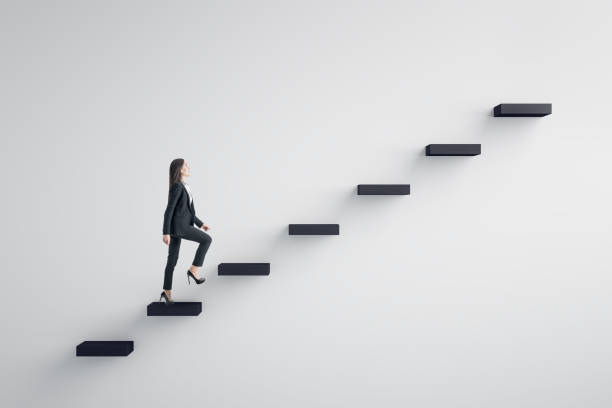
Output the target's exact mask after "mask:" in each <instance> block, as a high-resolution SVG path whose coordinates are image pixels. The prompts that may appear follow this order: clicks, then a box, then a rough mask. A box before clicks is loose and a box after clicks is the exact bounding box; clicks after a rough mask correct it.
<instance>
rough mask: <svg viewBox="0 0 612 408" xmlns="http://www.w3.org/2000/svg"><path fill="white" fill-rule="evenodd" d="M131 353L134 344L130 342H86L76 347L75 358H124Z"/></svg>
mask: <svg viewBox="0 0 612 408" xmlns="http://www.w3.org/2000/svg"><path fill="white" fill-rule="evenodd" d="M132 351H134V342H133V341H132V340H124V341H92V340H87V341H84V342H82V343H81V344H79V345H78V346H76V355H77V357H125V356H127V355H128V354H130V353H131V352H132Z"/></svg>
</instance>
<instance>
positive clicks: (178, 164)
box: [168, 159, 185, 194]
mask: <svg viewBox="0 0 612 408" xmlns="http://www.w3.org/2000/svg"><path fill="white" fill-rule="evenodd" d="M183 164H185V159H174V160H172V163H170V184H169V185H168V194H170V188H171V187H172V185H173V184H174V183H176V182H179V181H181V168H182V167H183Z"/></svg>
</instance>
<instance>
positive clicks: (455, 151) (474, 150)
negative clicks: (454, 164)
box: [425, 144, 480, 156]
mask: <svg viewBox="0 0 612 408" xmlns="http://www.w3.org/2000/svg"><path fill="white" fill-rule="evenodd" d="M425 154H426V155H427V156H478V155H479V154H480V144H430V145H427V147H426V148H425Z"/></svg>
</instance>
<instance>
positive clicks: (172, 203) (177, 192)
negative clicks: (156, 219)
mask: <svg viewBox="0 0 612 408" xmlns="http://www.w3.org/2000/svg"><path fill="white" fill-rule="evenodd" d="M181 189H182V187H181V185H180V183H174V184H173V185H172V188H171V189H170V194H169V195H168V205H167V206H166V211H165V212H164V231H163V235H168V234H170V223H171V222H172V215H173V214H174V207H176V203H177V202H178V199H179V197H180V196H181Z"/></svg>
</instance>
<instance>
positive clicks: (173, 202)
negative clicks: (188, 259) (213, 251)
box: [159, 159, 212, 303]
mask: <svg viewBox="0 0 612 408" xmlns="http://www.w3.org/2000/svg"><path fill="white" fill-rule="evenodd" d="M186 177H189V166H188V165H187V163H186V162H185V160H183V159H174V160H172V163H170V189H169V191H168V205H167V206H166V211H165V212H164V228H163V241H164V243H165V244H166V245H168V260H167V262H166V269H165V271H164V291H163V292H162V293H161V295H160V298H159V301H160V302H161V300H162V298H163V299H164V300H165V302H166V303H173V302H174V301H173V300H172V294H171V291H172V274H173V272H174V267H175V266H176V261H177V260H178V254H179V249H180V247H181V240H182V239H187V240H189V241H195V242H198V243H199V244H200V245H199V246H198V249H197V251H196V253H195V257H194V259H193V264H192V265H191V266H190V267H189V270H188V271H187V281H188V282H189V283H191V281H190V279H193V280H194V281H195V282H196V283H197V284H201V283H203V282H204V281H205V278H200V276H199V275H198V268H200V267H201V266H202V264H203V263H204V255H206V252H207V251H208V247H209V246H210V243H211V242H212V238H211V237H210V235H208V234H207V233H205V232H204V231H202V229H203V230H205V231H208V229H209V227H208V226H207V225H204V223H203V222H202V220H200V219H199V218H198V217H197V216H196V214H195V207H194V205H193V197H192V195H191V189H190V188H189V185H188V184H187V183H185V181H184V180H185V178H186ZM194 224H195V225H197V226H198V228H196V227H194V226H193V225H194ZM200 228H201V229H200Z"/></svg>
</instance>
